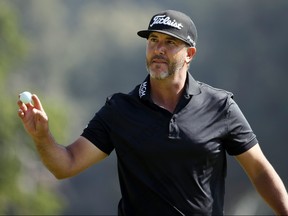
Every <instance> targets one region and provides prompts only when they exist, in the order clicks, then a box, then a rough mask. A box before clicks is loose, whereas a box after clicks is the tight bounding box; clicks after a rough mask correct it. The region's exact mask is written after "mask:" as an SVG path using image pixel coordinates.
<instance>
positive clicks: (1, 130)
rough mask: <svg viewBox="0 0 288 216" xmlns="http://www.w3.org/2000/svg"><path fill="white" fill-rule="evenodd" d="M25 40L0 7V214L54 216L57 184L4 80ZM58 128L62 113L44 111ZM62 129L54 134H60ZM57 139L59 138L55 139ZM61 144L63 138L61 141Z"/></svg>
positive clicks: (12, 16)
mask: <svg viewBox="0 0 288 216" xmlns="http://www.w3.org/2000/svg"><path fill="white" fill-rule="evenodd" d="M26 44H27V43H26V40H25V39H24V38H23V36H22V35H21V32H20V31H19V26H18V20H17V16H16V11H14V10H13V7H12V6H11V5H9V4H8V3H7V2H6V3H5V2H3V1H2V2H1V3H0V90H1V94H0V101H1V111H0V122H1V124H0V138H1V139H0V148H1V151H0V171H1V175H0V214H1V215H2V214H7V215H12V214H30V215H31V214H37V215H40V214H58V213H59V212H60V211H61V209H62V208H63V204H64V203H63V200H62V198H61V197H60V195H59V194H57V193H56V190H57V186H58V184H56V183H55V181H53V180H49V179H52V176H51V175H50V174H49V173H48V171H47V172H45V171H43V170H44V168H43V166H42V164H41V163H40V162H39V159H38V158H37V155H36V154H35V149H34V147H33V145H32V144H31V140H30V139H29V137H28V136H27V134H26V133H25V131H24V129H23V127H22V125H21V123H20V121H19V119H18V117H17V105H16V100H17V98H15V96H14V95H13V93H11V92H7V91H6V89H9V80H8V77H9V75H10V73H11V72H12V69H15V66H14V65H17V63H18V62H19V61H21V59H23V57H24V56H25V50H26V48H27V47H26ZM48 111H49V113H51V114H52V116H54V117H55V119H56V121H57V122H56V123H57V124H58V125H61V124H63V122H65V118H66V117H65V113H64V112H59V111H58V110H56V109H54V108H52V107H48ZM63 130H65V128H62V130H59V131H58V132H57V133H56V134H59V133H61V132H62V133H63ZM59 136H60V135H59ZM62 140H63V138H62Z"/></svg>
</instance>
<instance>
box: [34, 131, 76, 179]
mask: <svg viewBox="0 0 288 216" xmlns="http://www.w3.org/2000/svg"><path fill="white" fill-rule="evenodd" d="M33 141H34V143H35V146H36V149H37V152H38V154H39V156H40V158H41V160H42V162H43V164H44V165H45V166H46V167H47V169H48V170H49V171H50V172H51V173H52V174H53V175H54V176H55V177H56V178H57V179H63V178H67V177H69V174H68V173H69V169H70V167H71V162H72V155H71V154H70V153H69V151H68V150H67V149H66V148H65V147H64V146H61V145H59V144H57V142H56V141H55V139H54V137H53V136H52V134H51V133H50V132H49V133H48V134H47V135H46V136H43V137H41V138H40V137H38V138H35V137H33Z"/></svg>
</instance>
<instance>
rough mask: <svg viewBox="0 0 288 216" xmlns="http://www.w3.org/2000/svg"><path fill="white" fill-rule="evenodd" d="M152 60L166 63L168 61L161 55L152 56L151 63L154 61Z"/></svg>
mask: <svg viewBox="0 0 288 216" xmlns="http://www.w3.org/2000/svg"><path fill="white" fill-rule="evenodd" d="M154 60H164V61H167V62H168V59H167V58H166V57H165V56H163V55H154V56H153V57H152V58H151V61H154Z"/></svg>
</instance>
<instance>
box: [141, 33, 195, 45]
mask: <svg viewBox="0 0 288 216" xmlns="http://www.w3.org/2000/svg"><path fill="white" fill-rule="evenodd" d="M152 32H159V33H162V34H166V35H170V36H172V37H175V38H177V39H179V40H181V41H183V42H184V43H186V44H189V43H188V42H187V41H185V40H183V38H181V37H179V36H177V35H175V34H173V33H170V32H167V31H164V30H142V31H138V32H137V35H138V36H139V37H142V38H146V39H148V37H149V35H150V34H151V33H152ZM189 45H190V44H189Z"/></svg>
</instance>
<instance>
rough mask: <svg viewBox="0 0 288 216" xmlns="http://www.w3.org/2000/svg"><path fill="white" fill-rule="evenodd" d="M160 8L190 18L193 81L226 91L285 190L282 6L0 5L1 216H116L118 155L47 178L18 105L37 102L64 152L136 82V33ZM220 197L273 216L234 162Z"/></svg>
mask: <svg viewBox="0 0 288 216" xmlns="http://www.w3.org/2000/svg"><path fill="white" fill-rule="evenodd" d="M165 9H176V10H180V11H183V12H185V13H187V14H188V15H189V16H191V17H192V18H193V20H194V22H195V24H196V26H197V29H198V34H199V39H198V43H197V56H196V57H195V59H194V60H193V63H192V64H191V69H190V71H191V73H192V75H193V76H194V77H195V79H197V80H200V81H202V82H206V83H208V84H210V85H213V86H215V87H218V88H223V89H226V90H228V91H231V92H233V93H234V95H235V100H236V101H237V103H238V104H239V106H240V108H241V109H242V111H243V113H244V114H245V115H246V117H247V119H248V121H249V123H250V124H251V126H252V128H253V129H254V132H255V133H256V135H257V136H258V139H259V141H260V144H261V146H262V149H263V151H264V153H265V155H266V156H267V158H268V159H269V161H270V162H271V163H272V165H273V166H274V168H275V169H276V170H277V172H278V174H279V175H280V176H281V178H282V180H283V181H284V183H285V185H286V186H288V182H287V178H288V173H287V164H288V158H287V156H286V152H287V150H288V146H287V145H286V141H285V140H286V133H287V125H286V124H287V120H288V97H287V96H286V95H285V92H287V78H288V74H287V68H288V61H287V57H288V43H287V38H288V25H287V24H288V1H287V0H273V1H272V0H233V1H232V0H213V1H210V0H197V1H196V0H182V1H172V0H145V1H144V0H121V1H120V0H0V89H1V95H0V101H1V108H0V122H1V124H0V147H1V151H0V214H2V215H23V214H28V215H43V214H46V215H47V214H49V215H53V214H54V215H72V214H75V215H85V214H86V215H87V214H91V215H115V214H116V213H117V204H118V201H119V198H120V191H119V185H118V176H117V165H116V158H115V153H112V155H111V156H110V157H109V158H107V159H106V160H104V161H103V162H101V163H100V164H99V165H97V166H94V167H91V168H89V169H88V170H86V171H84V172H83V173H81V174H80V175H78V176H76V177H73V178H70V179H67V180H61V181H59V180H56V179H55V178H54V177H53V176H52V175H51V174H50V173H49V172H48V171H47V170H46V169H45V168H44V166H43V165H42V163H41V162H40V160H39V157H38V156H37V154H36V153H35V148H34V146H33V143H32V142H31V139H30V138H29V137H28V136H27V135H26V133H25V131H24V129H23V126H22V125H21V123H20V120H19V119H18V117H17V110H18V108H17V105H16V101H17V97H18V94H19V93H20V92H22V91H24V90H28V91H31V92H33V93H36V94H37V95H38V96H39V97H40V99H41V100H42V103H43V104H44V107H45V110H46V112H47V113H48V115H49V120H50V125H51V130H52V132H53V133H54V135H55V137H56V139H57V141H58V142H60V143H62V144H63V145H67V144H69V143H71V142H72V141H73V140H75V139H76V138H77V137H78V136H79V135H80V134H81V132H82V130H83V128H84V127H85V125H86V124H87V123H88V121H89V120H90V119H91V118H92V117H93V115H94V113H95V112H96V111H97V110H98V109H99V108H100V107H101V106H102V105H103V104H104V102H105V98H106V97H107V96H109V95H110V94H112V93H114V92H129V91H130V90H131V89H132V88H133V87H134V86H135V85H136V84H138V83H140V82H141V81H142V80H143V79H144V77H145V76H146V74H147V72H146V69H145V40H143V39H142V38H139V37H138V36H137V35H136V32H137V31H138V30H141V29H145V28H146V27H147V25H148V22H149V20H150V18H151V16H152V15H153V14H155V13H157V12H159V11H161V10H165ZM59 163H61V161H59ZM225 199H226V204H225V211H226V214H229V215H239V214H241V215H255V214H259V215H264V214H271V213H272V211H271V210H270V209H269V208H268V207H267V206H266V204H264V202H263V201H262V200H261V198H260V197H259V195H258V194H257V193H255V191H254V189H253V187H252V186H251V184H250V182H249V180H248V178H247V177H246V175H245V173H244V172H243V171H242V169H241V168H240V166H239V165H238V164H237V162H235V160H234V158H233V157H228V175H227V184H226V197H225Z"/></svg>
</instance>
